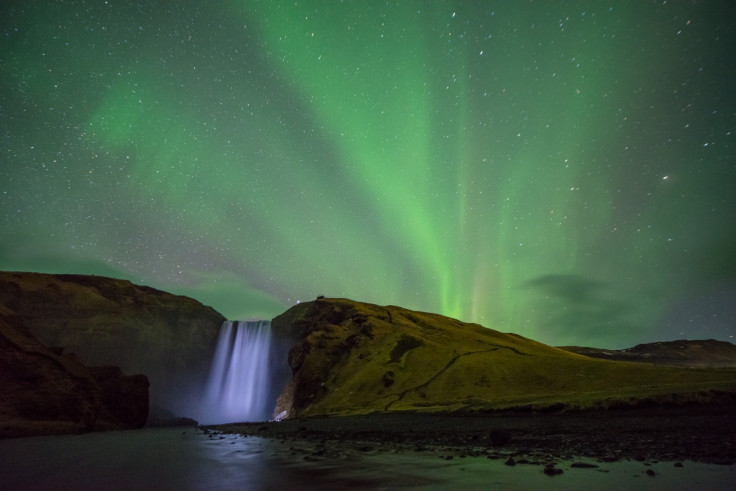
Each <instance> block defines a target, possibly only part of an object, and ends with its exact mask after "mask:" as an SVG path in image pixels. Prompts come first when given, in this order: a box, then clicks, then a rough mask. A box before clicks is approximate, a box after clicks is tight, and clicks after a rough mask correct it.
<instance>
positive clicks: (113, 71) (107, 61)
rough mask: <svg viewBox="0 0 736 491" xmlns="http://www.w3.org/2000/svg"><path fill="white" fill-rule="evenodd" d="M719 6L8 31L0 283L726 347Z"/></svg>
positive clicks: (338, 12) (136, 12)
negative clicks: (12, 276)
mask: <svg viewBox="0 0 736 491" xmlns="http://www.w3.org/2000/svg"><path fill="white" fill-rule="evenodd" d="M734 18H736V4H734V3H733V2H731V1H716V0H713V1H702V2H695V1H692V2H691V1H684V0H683V1H672V0H669V1H663V0H657V1H645V0H631V1H618V0H616V1H606V2H602V1H601V2H599V1H568V0H565V1H553V0H549V1H525V0H518V1H498V2H496V1H490V0H488V1H403V0H402V1H394V0H389V1H380V2H379V1H375V2H373V1H371V2H367V1H363V0H356V1H351V0H346V1H337V0H335V1H327V0H325V1H289V2H284V1H255V0H253V1H235V0H229V1H224V0H223V1H211V2H202V1H199V0H197V1H193V0H180V1H177V2H149V1H143V0H139V1H131V0H129V1H123V0H108V1H103V0H100V1H61V0H59V1H39V2H20V1H8V2H3V3H2V6H1V7H0V36H2V41H1V42H0V84H1V85H0V142H1V144H0V152H1V154H0V269H3V270H23V271H40V272H49V273H83V274H98V275H106V276H113V277H117V278H125V279H129V280H131V281H133V282H135V283H138V284H146V285H149V286H153V287H155V288H160V289H163V290H167V291H171V292H175V293H180V294H185V295H188V296H191V297H194V298H196V299H198V300H200V301H202V302H203V303H205V304H208V305H211V306H213V307H214V308H215V309H217V310H218V311H220V312H221V313H222V314H223V315H225V316H226V317H228V318H230V319H251V318H271V317H273V316H275V315H277V314H279V313H281V312H283V311H284V310H285V309H287V308H288V307H289V306H291V305H293V304H295V303H296V302H298V301H305V300H311V299H313V298H315V297H316V296H317V295H326V296H339V297H349V298H353V299H355V300H361V301H367V302H372V303H378V304H393V305H400V306H403V307H406V308H411V309H417V310H423V311H428V312H436V313H441V314H444V315H448V316H451V317H455V318H458V319H460V320H463V321H467V322H477V323H480V324H482V325H484V326H487V327H491V328H494V329H498V330H501V331H504V332H515V333H518V334H521V335H523V336H527V337H531V338H533V339H536V340H538V341H541V342H544V343H548V344H553V345H567V344H578V345H587V346H596V347H606V348H624V347H629V346H633V345H635V344H637V343H641V342H652V341H664V340H671V339H682V338H689V339H704V338H716V339H723V340H729V341H733V336H734V334H736V99H735V98H734V88H735V86H734V81H735V80H736V27H735V26H734V23H733V19H734Z"/></svg>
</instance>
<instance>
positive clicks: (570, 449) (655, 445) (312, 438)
mask: <svg viewBox="0 0 736 491" xmlns="http://www.w3.org/2000/svg"><path fill="white" fill-rule="evenodd" d="M735 422H736V405H733V404H720V405H710V406H697V405H691V406H685V407H651V408H638V409H628V410H607V411H580V412H562V413H532V412H528V413H524V412H505V413H493V414H484V415H479V414H472V415H469V414H427V413H392V414H373V415H366V416H347V417H320V418H302V419H293V420H285V421H280V422H268V423H239V424H227V425H218V426H209V427H203V429H204V430H205V431H207V432H209V433H210V436H211V438H218V434H220V433H234V434H240V435H244V436H257V437H261V438H267V439H274V440H278V441H280V442H282V443H289V442H293V443H295V444H296V443H297V442H309V443H311V446H310V447H309V448H310V450H308V451H305V450H301V452H302V453H305V456H304V457H305V458H307V459H308V458H310V457H324V456H329V455H332V456H340V455H341V454H344V453H345V452H353V451H356V450H357V451H372V450H394V451H401V452H404V451H417V452H426V451H428V450H431V451H434V452H435V453H437V455H438V456H439V457H441V458H444V459H448V460H449V459H455V458H463V457H478V456H485V457H487V458H489V459H503V460H504V461H505V462H506V463H507V464H508V465H515V464H537V465H542V466H545V471H546V472H547V470H548V472H549V473H554V472H556V471H555V464H556V463H558V462H561V461H567V462H570V461H572V462H573V463H574V461H575V460H576V459H581V460H584V461H585V462H587V463H585V464H582V463H581V464H580V465H581V466H583V465H586V466H591V467H593V466H596V465H597V464H596V462H598V463H605V462H617V461H625V460H630V461H639V462H642V463H643V464H644V465H646V464H651V463H657V462H660V461H662V462H672V463H673V465H676V466H677V465H681V464H680V463H681V462H682V461H686V460H687V461H695V462H702V463H709V464H721V465H733V464H734V463H736V425H735V424H734V423H735ZM294 448H295V449H296V448H299V447H298V445H297V446H295V447H294Z"/></svg>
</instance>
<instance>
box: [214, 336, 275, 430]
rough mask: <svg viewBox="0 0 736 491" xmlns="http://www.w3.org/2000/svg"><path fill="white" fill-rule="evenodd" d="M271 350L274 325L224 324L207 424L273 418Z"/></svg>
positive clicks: (216, 357) (215, 365) (218, 343)
mask: <svg viewBox="0 0 736 491" xmlns="http://www.w3.org/2000/svg"><path fill="white" fill-rule="evenodd" d="M270 349H271V322H270V321H226V322H225V323H223V325H222V327H221V328H220V336H219V338H218V341H217V349H216V351H215V357H214V358H213V360H212V367H211V369H210V375H209V380H208V382H207V389H206V396H205V401H204V404H203V415H202V418H203V419H204V423H206V424H217V423H232V422H242V421H264V420H267V419H268V418H269V417H270V416H271V414H270V410H269V408H268V400H267V399H268V397H269V391H270V386H269V384H270V374H269V363H270V360H269V353H270ZM270 409H272V408H270Z"/></svg>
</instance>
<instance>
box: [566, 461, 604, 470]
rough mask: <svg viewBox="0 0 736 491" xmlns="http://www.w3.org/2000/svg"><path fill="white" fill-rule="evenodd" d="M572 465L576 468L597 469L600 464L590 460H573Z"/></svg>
mask: <svg viewBox="0 0 736 491" xmlns="http://www.w3.org/2000/svg"><path fill="white" fill-rule="evenodd" d="M570 467H572V468H575V469H596V468H597V467H598V466H597V465H595V464H590V463H588V462H573V463H572V464H571V465H570Z"/></svg>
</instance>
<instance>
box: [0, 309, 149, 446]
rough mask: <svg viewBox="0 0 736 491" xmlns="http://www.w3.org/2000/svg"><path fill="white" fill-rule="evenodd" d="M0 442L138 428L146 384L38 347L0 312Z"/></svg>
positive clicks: (11, 318)
mask: <svg viewBox="0 0 736 491" xmlns="http://www.w3.org/2000/svg"><path fill="white" fill-rule="evenodd" d="M0 387H2V397H0V438H6V437H17V436H31V435H43V434H56V433H79V432H84V431H98V430H121V429H131V428H140V427H141V426H143V425H144V424H145V422H146V418H147V416H148V379H147V378H146V377H145V376H144V375H133V376H126V375H124V374H123V372H122V371H121V370H120V369H119V368H118V367H112V366H102V367H87V366H85V365H83V364H82V363H80V362H79V361H78V360H77V359H76V357H74V356H72V355H61V354H60V353H59V350H53V349H49V348H47V347H46V346H44V345H42V344H41V343H40V342H39V341H38V339H36V338H35V337H34V336H33V335H32V334H31V332H30V331H29V330H28V329H27V328H26V327H25V326H24V325H23V324H22V322H21V321H20V320H19V319H18V318H17V317H16V316H14V315H12V314H10V313H8V312H7V311H6V310H4V309H0Z"/></svg>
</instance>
